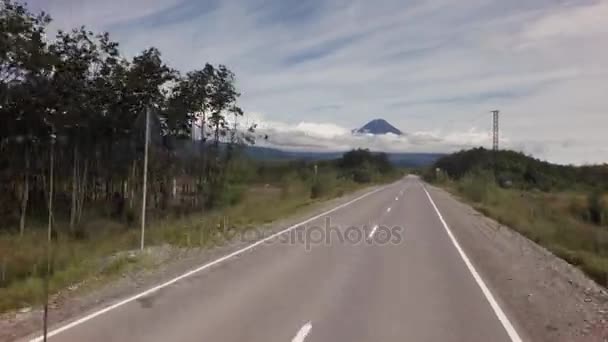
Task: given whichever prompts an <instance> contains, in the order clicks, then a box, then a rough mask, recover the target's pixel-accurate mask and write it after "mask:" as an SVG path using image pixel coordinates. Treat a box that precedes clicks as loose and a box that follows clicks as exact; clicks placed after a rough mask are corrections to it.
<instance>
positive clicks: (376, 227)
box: [367, 225, 378, 239]
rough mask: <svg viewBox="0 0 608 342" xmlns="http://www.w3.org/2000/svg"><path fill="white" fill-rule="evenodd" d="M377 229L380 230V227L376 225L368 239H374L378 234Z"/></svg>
mask: <svg viewBox="0 0 608 342" xmlns="http://www.w3.org/2000/svg"><path fill="white" fill-rule="evenodd" d="M377 229H378V225H375V226H374V228H372V231H371V232H370V233H369V236H368V237H367V238H368V239H371V238H372V237H374V234H375V233H376V230H377Z"/></svg>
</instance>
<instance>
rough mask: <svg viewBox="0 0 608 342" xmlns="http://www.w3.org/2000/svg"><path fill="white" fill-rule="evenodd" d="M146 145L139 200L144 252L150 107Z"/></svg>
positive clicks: (147, 118)
mask: <svg viewBox="0 0 608 342" xmlns="http://www.w3.org/2000/svg"><path fill="white" fill-rule="evenodd" d="M145 140H146V145H145V147H144V184H143V190H142V199H141V244H140V249H141V250H142V251H143V250H144V237H145V233H146V197H147V193H148V148H149V147H148V145H150V107H146V138H145Z"/></svg>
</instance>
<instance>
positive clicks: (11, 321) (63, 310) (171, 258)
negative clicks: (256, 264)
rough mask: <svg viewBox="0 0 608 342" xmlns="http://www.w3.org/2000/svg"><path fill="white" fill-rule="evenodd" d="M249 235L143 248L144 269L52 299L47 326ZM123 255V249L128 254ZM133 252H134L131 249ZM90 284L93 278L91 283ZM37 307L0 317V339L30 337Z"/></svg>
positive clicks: (268, 231) (305, 212)
mask: <svg viewBox="0 0 608 342" xmlns="http://www.w3.org/2000/svg"><path fill="white" fill-rule="evenodd" d="M379 187H381V186H372V187H368V188H365V189H360V190H358V191H355V192H352V193H349V194H347V195H344V196H342V197H339V198H335V199H331V200H327V201H324V202H320V203H316V204H313V205H311V206H307V207H305V208H303V209H301V210H300V211H299V212H298V213H297V214H294V215H291V216H290V217H287V218H284V219H279V220H277V221H275V222H272V223H269V224H266V225H263V226H262V227H261V229H259V230H258V232H261V234H263V235H260V239H261V238H263V237H264V236H269V235H272V234H273V233H276V232H278V231H281V230H283V229H285V228H287V227H290V226H292V225H294V224H297V223H299V222H302V221H304V220H306V219H307V218H309V217H313V216H315V215H318V214H320V213H322V212H325V211H327V210H330V209H332V208H334V207H336V206H338V205H340V204H343V203H346V202H348V201H351V200H353V199H354V198H356V197H358V196H361V195H363V194H365V193H367V192H370V191H373V190H375V189H377V188H379ZM249 240H250V239H249V238H248V239H234V240H233V241H230V242H227V243H225V244H224V245H222V246H216V247H213V248H195V249H184V248H176V247H172V246H169V245H165V246H155V247H151V248H148V249H147V250H146V252H145V253H146V258H147V259H148V261H149V262H148V264H149V265H148V266H147V267H138V268H136V269H134V270H133V271H131V272H128V273H124V274H122V275H121V276H120V277H118V278H117V279H116V280H113V281H109V282H105V284H103V285H99V284H98V285H90V284H89V283H87V282H85V283H83V284H75V285H74V286H72V287H70V288H69V289H66V290H64V291H63V292H61V293H59V294H57V295H56V296H54V297H53V298H52V299H51V304H50V311H49V324H50V326H51V327H53V326H56V325H59V324H60V323H62V322H69V321H70V320H74V319H76V318H78V317H81V316H85V315H86V314H87V313H90V312H93V311H96V310H99V309H101V308H104V307H107V306H109V305H112V304H113V303H115V302H118V301H120V300H121V299H124V298H125V297H129V296H132V295H135V294H137V293H139V292H142V291H144V290H145V289H148V288H151V287H153V286H155V285H158V284H159V283H162V282H165V281H168V280H170V279H173V278H175V277H177V276H179V275H181V274H183V273H185V272H187V271H189V270H191V269H194V268H197V267H199V266H201V265H203V264H206V263H208V262H210V261H213V260H215V259H218V258H220V257H222V256H224V255H227V254H229V253H231V252H234V251H236V250H238V249H241V248H243V247H246V246H247V245H250V244H251V243H252V242H253V241H249ZM127 253H128V252H127ZM133 253H135V252H133ZM90 282H91V283H94V280H92V281H90ZM42 315H43V313H42V308H25V309H22V310H19V311H16V312H9V313H6V314H3V315H0V341H14V340H18V339H21V338H25V337H26V336H27V337H31V336H33V335H34V334H37V333H39V332H41V331H42V317H43V316H42Z"/></svg>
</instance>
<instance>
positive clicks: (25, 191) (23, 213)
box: [19, 146, 30, 236]
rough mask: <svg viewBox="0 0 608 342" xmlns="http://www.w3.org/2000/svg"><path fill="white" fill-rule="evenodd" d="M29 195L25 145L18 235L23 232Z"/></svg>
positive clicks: (27, 158)
mask: <svg viewBox="0 0 608 342" xmlns="http://www.w3.org/2000/svg"><path fill="white" fill-rule="evenodd" d="M29 195H30V150H29V147H27V146H26V147H25V172H24V175H23V189H22V191H21V217H20V218H19V236H23V234H24V233H25V218H26V214H27V202H28V199H29Z"/></svg>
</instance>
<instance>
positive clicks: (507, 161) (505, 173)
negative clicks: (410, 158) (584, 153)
mask: <svg viewBox="0 0 608 342" xmlns="http://www.w3.org/2000/svg"><path fill="white" fill-rule="evenodd" d="M435 168H439V169H440V170H441V171H442V172H445V173H446V174H447V175H448V176H449V177H450V178H452V179H455V180H459V179H461V178H463V177H465V176H466V175H467V174H468V173H470V172H472V171H475V170H485V171H489V172H495V174H496V177H497V180H499V181H501V183H502V184H504V183H505V181H507V180H508V181H509V182H510V183H512V186H513V187H515V188H519V189H538V190H541V191H561V190H571V189H604V190H608V165H594V166H580V167H575V166H566V165H556V164H551V163H548V162H545V161H541V160H538V159H535V158H532V157H529V156H526V155H524V154H522V153H519V152H514V151H498V152H494V151H490V150H486V149H483V148H476V149H472V150H467V151H461V152H458V153H454V154H451V155H448V156H445V157H442V158H441V159H439V160H438V161H437V162H436V163H435V165H434V166H433V167H432V169H429V170H427V171H426V173H425V178H426V179H428V180H434V177H435V176H434V174H433V173H434V169H435Z"/></svg>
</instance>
